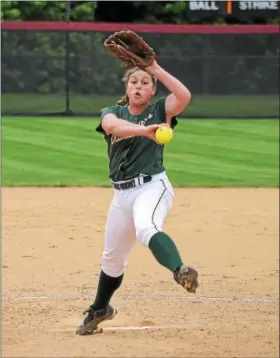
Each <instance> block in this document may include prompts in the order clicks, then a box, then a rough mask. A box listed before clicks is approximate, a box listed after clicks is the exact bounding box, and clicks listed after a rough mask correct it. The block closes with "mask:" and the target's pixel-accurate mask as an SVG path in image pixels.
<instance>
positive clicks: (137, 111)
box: [128, 103, 149, 116]
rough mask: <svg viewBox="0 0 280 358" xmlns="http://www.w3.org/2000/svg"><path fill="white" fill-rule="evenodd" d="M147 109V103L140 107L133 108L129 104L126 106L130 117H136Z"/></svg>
mask: <svg viewBox="0 0 280 358" xmlns="http://www.w3.org/2000/svg"><path fill="white" fill-rule="evenodd" d="M148 107H149V103H147V104H144V105H142V106H133V105H131V104H129V105H128V111H129V113H130V114H131V115H133V116H137V115H139V114H141V113H143V112H144V111H145V109H147V108H148Z"/></svg>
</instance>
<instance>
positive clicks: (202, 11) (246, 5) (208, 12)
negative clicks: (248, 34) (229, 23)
mask: <svg viewBox="0 0 280 358" xmlns="http://www.w3.org/2000/svg"><path fill="white" fill-rule="evenodd" d="M228 16H230V17H234V18H236V19H238V20H241V21H242V20H243V21H244V20H245V21H246V20H248V21H250V20H255V19H261V20H266V19H269V18H277V17H280V1H279V0H278V1H261V0H259V1H239V0H224V1H191V0H189V1H187V17H188V19H190V20H207V19H209V20H211V19H214V18H217V17H223V18H224V17H228Z"/></svg>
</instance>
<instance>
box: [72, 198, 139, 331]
mask: <svg viewBox="0 0 280 358" xmlns="http://www.w3.org/2000/svg"><path fill="white" fill-rule="evenodd" d="M134 242H135V234H134V225H133V218H132V214H131V213H129V212H127V211H124V210H123V209H122V208H121V207H120V206H119V205H118V201H117V199H114V200H113V201H112V203H111V206H110V209H109V213H108V217H107V223H106V229H105V246H104V251H103V255H102V270H101V273H100V277H99V283H98V289H97V294H96V298H95V301H94V303H93V304H92V305H91V306H90V308H89V309H88V310H87V311H85V312H84V313H87V314H88V315H87V317H86V318H85V319H84V321H83V323H82V324H81V326H80V327H79V328H78V329H77V331H76V333H77V334H80V335H84V334H91V333H94V331H96V330H97V328H98V327H97V326H98V324H99V323H100V322H102V321H105V320H108V319H112V318H113V317H114V316H115V315H116V313H117V310H116V309H115V308H114V307H112V306H111V305H109V302H110V300H111V298H112V296H113V294H114V292H115V291H116V290H117V289H118V288H119V287H120V285H121V283H122V279H123V273H124V268H125V265H126V263H127V257H128V254H129V252H130V250H131V248H132V246H133V243H134Z"/></svg>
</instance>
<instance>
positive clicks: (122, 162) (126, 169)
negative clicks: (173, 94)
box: [96, 97, 177, 182]
mask: <svg viewBox="0 0 280 358" xmlns="http://www.w3.org/2000/svg"><path fill="white" fill-rule="evenodd" d="M165 99H166V98H165V97H162V98H160V99H159V100H158V101H157V102H156V103H155V104H150V105H149V106H148V107H147V108H146V109H145V110H144V111H143V112H142V113H141V114H139V115H132V114H131V113H130V112H129V110H128V105H125V106H119V105H115V106H111V107H107V108H105V109H104V110H103V111H102V114H101V121H102V119H103V118H104V116H105V115H106V114H108V113H113V114H115V115H116V116H117V117H118V118H121V119H124V120H126V121H128V122H131V123H135V124H139V125H143V126H148V125H151V124H160V123H165V122H166V113H165ZM101 123H102V122H101ZM101 123H100V125H99V126H98V127H97V128H96V130H97V132H100V133H102V134H104V137H105V140H106V142H107V145H108V156H109V176H110V179H111V180H112V181H114V182H117V181H122V180H129V179H132V178H135V177H137V176H139V175H141V174H145V175H154V174H159V173H161V172H163V171H164V170H165V168H164V165H163V150H164V146H163V145H159V144H157V143H156V142H155V141H153V140H151V139H149V138H146V137H139V136H137V137H134V136H129V137H119V136H115V135H111V134H110V135H106V133H105V131H104V130H103V128H102V125H101ZM176 124H177V120H176V118H175V117H174V118H173V119H172V125H171V127H172V128H174V127H175V126H176Z"/></svg>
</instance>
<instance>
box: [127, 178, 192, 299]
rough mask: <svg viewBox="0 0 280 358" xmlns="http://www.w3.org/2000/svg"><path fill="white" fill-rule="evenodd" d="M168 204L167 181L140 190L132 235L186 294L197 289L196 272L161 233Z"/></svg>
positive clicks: (135, 205) (135, 207)
mask: <svg viewBox="0 0 280 358" xmlns="http://www.w3.org/2000/svg"><path fill="white" fill-rule="evenodd" d="M172 201H173V193H172V188H171V185H170V183H169V181H168V180H161V181H158V182H155V183H152V184H151V185H149V186H147V187H146V188H145V187H143V188H142V192H141V193H140V194H139V196H138V197H137V199H136V201H135V203H134V207H133V215H134V223H135V228H136V235H137V238H138V239H139V240H140V242H141V243H142V244H143V245H145V246H147V247H149V248H150V250H151V251H152V253H153V255H154V257H155V258H156V259H157V261H158V262H159V263H160V264H161V265H163V266H164V267H166V268H167V269H169V270H170V271H171V272H172V273H173V275H174V279H175V280H176V282H177V283H179V284H181V285H182V286H183V287H184V288H185V289H186V290H187V291H189V292H195V289H196V288H197V286H198V282H197V276H198V274H197V272H196V270H195V269H193V268H192V267H190V266H187V265H183V262H182V259H181V256H180V254H179V251H178V249H177V247H176V245H175V243H174V241H173V240H172V239H171V238H170V237H169V236H168V235H167V234H166V233H164V232H163V231H162V228H163V223H164V220H165V218H166V217H167V215H168V213H169V210H170V209H171V206H172Z"/></svg>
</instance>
